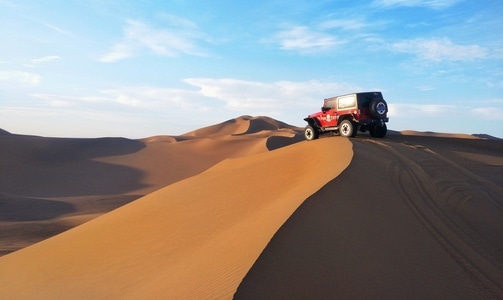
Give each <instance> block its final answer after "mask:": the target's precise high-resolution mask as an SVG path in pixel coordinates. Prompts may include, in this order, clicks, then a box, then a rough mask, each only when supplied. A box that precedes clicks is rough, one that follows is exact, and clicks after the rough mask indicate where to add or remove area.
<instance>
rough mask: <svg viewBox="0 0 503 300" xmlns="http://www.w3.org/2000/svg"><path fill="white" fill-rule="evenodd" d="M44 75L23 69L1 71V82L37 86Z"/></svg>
mask: <svg viewBox="0 0 503 300" xmlns="http://www.w3.org/2000/svg"><path fill="white" fill-rule="evenodd" d="M41 80H42V76H40V75H38V74H35V73H29V72H23V71H0V83H2V82H4V83H5V84H7V85H8V86H18V85H22V86H35V85H38V84H40V81H41Z"/></svg>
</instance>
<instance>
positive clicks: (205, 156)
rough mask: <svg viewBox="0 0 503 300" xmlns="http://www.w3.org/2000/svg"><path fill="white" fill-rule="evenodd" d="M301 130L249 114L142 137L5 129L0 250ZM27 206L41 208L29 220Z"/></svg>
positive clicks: (292, 138) (0, 156) (0, 149)
mask: <svg viewBox="0 0 503 300" xmlns="http://www.w3.org/2000/svg"><path fill="white" fill-rule="evenodd" d="M297 131H298V128H296V127H293V126H290V125H287V124H285V123H282V122H279V121H276V120H274V119H271V118H267V117H250V116H243V117H239V118H236V119H231V120H228V121H226V122H223V123H221V124H216V125H213V126H209V127H208V128H206V129H204V128H203V129H201V130H196V131H194V132H193V134H191V135H182V136H153V137H148V138H144V139H140V140H130V139H124V138H86V139H79V138H49V137H40V136H26V135H17V134H10V133H7V131H0V165H1V166H2V169H1V171H0V206H2V208H3V209H2V210H1V211H0V232H2V234H1V235H0V255H4V254H7V253H10V252H13V251H16V250H18V249H21V248H24V247H26V246H28V245H31V244H33V243H35V242H38V241H41V240H43V239H46V238H48V237H50V236H53V235H55V234H58V233H60V232H62V231H64V230H67V229H69V228H72V227H74V226H76V225H79V224H82V223H84V222H86V221H88V220H91V219H93V218H95V217H97V216H99V215H101V214H103V213H106V212H108V211H110V210H112V209H115V208H117V207H120V206H122V205H124V204H126V203H129V202H131V201H133V200H135V199H138V198H140V197H142V196H144V195H147V194H149V193H151V192H153V191H155V190H158V189H160V188H162V187H165V186H167V185H170V184H172V183H174V182H177V181H180V180H183V179H185V178H188V177H191V176H194V175H196V174H199V173H201V172H202V171H204V170H207V169H208V168H210V167H211V166H213V165H215V164H217V163H218V162H220V161H222V160H225V159H227V158H232V157H239V156H245V155H250V154H257V153H264V152H268V151H270V150H273V149H277V148H280V147H284V146H286V145H289V144H292V143H295V142H297V141H299V140H300V139H301V136H300V134H298V132H297ZM247 132H249V133H247ZM206 133H208V134H209V135H208V136H206V135H205V134H206ZM28 203H29V206H28ZM56 204H57V205H56ZM33 205H34V206H33ZM30 207H37V209H36V211H34V210H32V211H30V212H29V214H31V215H33V216H32V217H31V218H30V220H26V216H25V214H26V213H27V212H26V211H25V210H29V209H30ZM61 207H67V209H65V210H61V209H60V208H61ZM69 207H71V209H70V208H69ZM37 212H39V213H41V214H42V215H41V216H37V215H36V214H37ZM49 216H50V217H49Z"/></svg>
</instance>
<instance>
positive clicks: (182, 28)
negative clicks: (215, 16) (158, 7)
mask: <svg viewBox="0 0 503 300" xmlns="http://www.w3.org/2000/svg"><path fill="white" fill-rule="evenodd" d="M164 19H165V21H166V20H167V21H166V22H165V24H164V25H165V26H164V27H163V28H154V27H152V26H150V25H148V24H146V23H143V22H140V21H134V20H128V21H126V25H125V28H124V36H123V38H122V40H121V41H119V42H118V43H116V44H115V45H114V46H113V47H112V49H111V50H110V51H109V52H108V53H106V54H104V55H103V56H101V57H100V58H99V61H102V62H115V61H119V60H122V59H126V58H130V57H133V56H134V55H136V54H138V52H140V51H142V50H145V49H146V50H148V51H151V52H152V53H154V54H157V55H161V56H167V57H175V56H178V55H181V54H187V55H193V56H208V53H207V51H206V50H205V49H203V47H201V46H200V45H199V44H200V42H201V41H206V40H208V38H207V37H206V36H205V35H204V34H203V33H202V32H201V31H200V30H199V28H198V27H197V25H196V24H195V23H193V22H192V21H190V20H187V19H183V18H179V17H175V16H169V15H165V16H164Z"/></svg>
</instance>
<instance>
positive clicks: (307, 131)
mask: <svg viewBox="0 0 503 300" xmlns="http://www.w3.org/2000/svg"><path fill="white" fill-rule="evenodd" d="M304 137H305V138H306V140H308V141H312V140H315V139H317V138H318V137H319V133H318V130H316V128H314V127H313V126H311V125H307V126H306V128H304Z"/></svg>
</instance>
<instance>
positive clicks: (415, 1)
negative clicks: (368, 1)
mask: <svg viewBox="0 0 503 300" xmlns="http://www.w3.org/2000/svg"><path fill="white" fill-rule="evenodd" d="M460 1H461V0H375V1H374V2H373V4H374V5H375V6H379V7H388V8H391V7H398V6H406V7H418V6H419V7H428V8H432V9H444V8H448V7H451V6H453V5H455V4H456V3H458V2H460Z"/></svg>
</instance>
